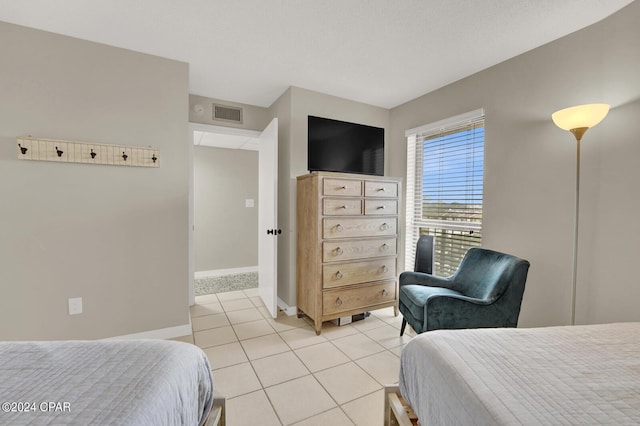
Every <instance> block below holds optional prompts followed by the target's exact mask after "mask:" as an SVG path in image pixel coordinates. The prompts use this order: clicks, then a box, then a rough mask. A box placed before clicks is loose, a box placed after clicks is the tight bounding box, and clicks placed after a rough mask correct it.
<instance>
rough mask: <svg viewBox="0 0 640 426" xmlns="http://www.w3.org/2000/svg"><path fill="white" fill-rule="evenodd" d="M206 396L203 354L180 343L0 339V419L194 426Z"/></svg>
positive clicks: (206, 405)
mask: <svg viewBox="0 0 640 426" xmlns="http://www.w3.org/2000/svg"><path fill="white" fill-rule="evenodd" d="M212 399H213V382H212V378H211V371H210V367H209V361H208V360H207V357H206V355H205V354H204V353H203V352H202V350H200V349H199V348H197V347H196V346H193V345H189V344H187V343H181V342H171V341H163V340H101V341H57V342H0V403H2V410H1V411H0V425H100V424H108V425H136V426H137V425H171V426H174V425H176V426H177V425H194V426H195V425H202V424H203V423H204V420H205V418H206V416H207V414H208V413H209V409H210V408H211V404H212ZM52 403H53V405H52ZM7 404H11V405H7ZM7 408H9V409H7Z"/></svg>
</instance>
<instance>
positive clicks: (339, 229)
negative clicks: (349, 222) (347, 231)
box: [336, 224, 344, 232]
mask: <svg viewBox="0 0 640 426" xmlns="http://www.w3.org/2000/svg"><path fill="white" fill-rule="evenodd" d="M342 231H344V228H343V227H342V225H340V224H337V225H336V232H342Z"/></svg>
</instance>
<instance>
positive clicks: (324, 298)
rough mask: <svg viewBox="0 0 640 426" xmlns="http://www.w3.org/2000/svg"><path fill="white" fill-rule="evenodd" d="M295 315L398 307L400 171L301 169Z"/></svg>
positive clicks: (318, 316) (325, 316)
mask: <svg viewBox="0 0 640 426" xmlns="http://www.w3.org/2000/svg"><path fill="white" fill-rule="evenodd" d="M297 184H298V188H297V229H298V234H297V272H296V278H297V302H296V303H297V308H298V316H302V315H303V314H306V315H307V316H309V317H310V318H311V319H313V320H314V323H315V329H316V334H320V331H321V330H322V322H323V321H327V320H331V319H335V318H339V317H345V316H350V315H354V314H359V313H362V312H366V311H369V310H374V309H379V308H385V307H388V306H393V307H394V308H395V310H396V315H397V301H398V289H397V282H396V278H397V272H396V268H397V261H396V260H397V244H398V206H399V201H398V195H399V194H400V193H401V179H399V178H391V177H380V176H368V175H356V174H346V173H332V172H313V173H310V174H307V175H304V176H298V182H297Z"/></svg>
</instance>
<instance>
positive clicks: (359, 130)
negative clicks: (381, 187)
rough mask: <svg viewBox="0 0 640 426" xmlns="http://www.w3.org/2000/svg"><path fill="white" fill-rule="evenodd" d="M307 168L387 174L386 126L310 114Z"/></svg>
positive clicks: (312, 170) (310, 169) (311, 169)
mask: <svg viewBox="0 0 640 426" xmlns="http://www.w3.org/2000/svg"><path fill="white" fill-rule="evenodd" d="M308 125H309V130H308V148H309V149H308V154H307V155H308V157H307V160H308V163H307V164H308V169H309V171H310V172H314V171H327V172H343V173H361V174H368V175H378V176H383V175H384V129H382V128H380V127H372V126H365V125H363V124H356V123H347V122H345V121H338V120H331V119H328V118H322V117H314V116H312V115H310V116H309V118H308Z"/></svg>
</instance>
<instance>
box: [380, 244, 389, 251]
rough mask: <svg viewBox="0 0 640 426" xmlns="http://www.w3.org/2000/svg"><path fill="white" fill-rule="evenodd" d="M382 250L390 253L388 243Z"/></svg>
mask: <svg viewBox="0 0 640 426" xmlns="http://www.w3.org/2000/svg"><path fill="white" fill-rule="evenodd" d="M381 248H382V251H389V246H388V245H387V243H384V244H383V245H382V247H381Z"/></svg>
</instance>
